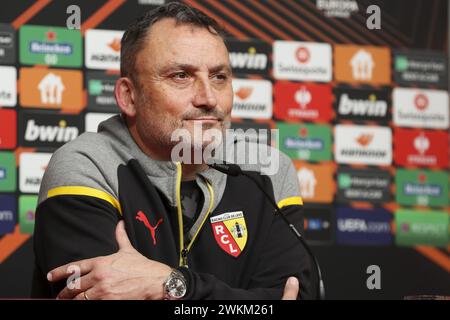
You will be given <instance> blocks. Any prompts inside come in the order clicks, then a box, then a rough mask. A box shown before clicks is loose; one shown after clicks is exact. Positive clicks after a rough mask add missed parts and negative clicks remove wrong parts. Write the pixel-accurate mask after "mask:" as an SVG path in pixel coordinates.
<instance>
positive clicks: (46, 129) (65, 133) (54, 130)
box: [25, 120, 78, 142]
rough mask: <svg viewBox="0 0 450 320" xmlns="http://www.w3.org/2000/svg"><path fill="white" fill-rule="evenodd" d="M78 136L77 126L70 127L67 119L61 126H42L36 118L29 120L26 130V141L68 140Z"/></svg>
mask: <svg viewBox="0 0 450 320" xmlns="http://www.w3.org/2000/svg"><path fill="white" fill-rule="evenodd" d="M76 137H78V128H77V127H68V126H67V122H66V121H65V120H61V121H59V126H40V125H37V124H36V123H35V121H34V120H28V122H27V128H26V130H25V140H26V141H36V140H39V141H41V142H45V141H48V142H68V141H71V140H73V139H75V138H76Z"/></svg>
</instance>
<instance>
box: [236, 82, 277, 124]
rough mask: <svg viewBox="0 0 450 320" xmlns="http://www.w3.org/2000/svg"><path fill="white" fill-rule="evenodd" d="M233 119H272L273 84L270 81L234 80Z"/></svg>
mask: <svg viewBox="0 0 450 320" xmlns="http://www.w3.org/2000/svg"><path fill="white" fill-rule="evenodd" d="M233 91H234V101H233V109H232V111H231V116H232V117H233V118H250V119H270V118H271V117H272V83H271V82H270V81H268V80H247V79H233Z"/></svg>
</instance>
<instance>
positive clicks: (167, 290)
mask: <svg viewBox="0 0 450 320" xmlns="http://www.w3.org/2000/svg"><path fill="white" fill-rule="evenodd" d="M186 291H187V285H186V279H185V278H184V276H183V274H182V273H181V272H180V271H178V270H177V269H172V272H171V273H170V275H169V277H168V278H167V280H166V281H165V282H164V299H165V300H179V299H181V298H183V297H184V296H185V295H186Z"/></svg>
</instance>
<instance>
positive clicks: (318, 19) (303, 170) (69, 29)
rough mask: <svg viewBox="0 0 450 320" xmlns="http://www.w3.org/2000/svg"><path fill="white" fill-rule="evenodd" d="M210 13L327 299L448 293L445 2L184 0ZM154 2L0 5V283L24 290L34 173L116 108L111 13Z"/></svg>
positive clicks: (239, 108) (236, 117) (116, 34)
mask: <svg viewBox="0 0 450 320" xmlns="http://www.w3.org/2000/svg"><path fill="white" fill-rule="evenodd" d="M183 2H185V3H187V4H189V5H192V6H194V7H196V8H198V9H200V10H203V11H204V12H205V13H207V14H209V15H210V16H212V17H213V18H215V19H217V21H218V22H219V23H221V24H222V25H224V26H225V28H226V29H227V30H228V32H229V37H228V41H227V45H228V48H229V51H230V60H231V64H232V67H233V70H234V80H233V88H234V92H235V97H234V106H233V113H232V116H233V127H235V128H243V129H248V128H254V129H257V130H258V129H278V131H277V132H276V133H275V134H274V135H273V136H272V138H274V139H273V140H274V142H273V143H274V144H275V145H276V146H277V147H278V148H280V149H281V150H282V151H284V152H285V153H287V154H288V155H289V156H290V157H291V158H292V159H293V161H294V164H295V166H296V168H297V176H298V179H299V183H300V188H301V193H302V196H303V198H304V201H305V210H304V221H305V223H304V228H305V231H304V235H305V237H306V239H307V240H308V242H309V243H310V244H311V245H312V247H313V251H314V252H315V253H316V255H317V257H318V260H319V262H320V264H321V267H322V272H323V277H324V281H325V286H326V290H327V297H328V298H330V299H402V298H404V297H405V296H413V295H446V296H450V256H449V252H450V246H449V212H450V211H449V202H448V184H449V183H448V182H449V180H448V168H449V151H448V150H449V148H448V146H449V138H448V134H449V131H448V128H449V101H448V83H449V82H448V42H449V41H448V40H449V32H448V31H449V7H448V1H446V0H278V1H277V0H267V1H266V0H242V1H239V0H224V1H219V0H201V1H194V0H184V1H183ZM163 3H165V1H164V0H127V1H125V0H110V1H105V0H96V1H87V0H81V1H75V0H72V1H68V0H67V1H66V0H54V1H49V0H38V1H30V0H15V1H9V2H4V3H2V8H1V10H0V297H2V298H26V297H28V295H29V291H30V285H31V276H32V268H33V244H32V237H33V236H32V234H33V225H34V212H35V207H36V203H37V194H38V192H39V185H40V182H41V178H42V175H43V172H44V171H45V168H46V166H47V163H48V161H49V159H50V157H51V154H52V152H54V151H55V150H56V149H57V148H58V147H60V146H61V145H63V144H64V143H66V142H68V141H70V140H73V139H74V138H76V137H77V136H79V135H80V134H82V133H83V132H85V131H96V128H97V125H98V123H99V122H101V121H102V120H104V119H106V118H108V117H110V116H111V115H113V114H115V113H117V111H118V109H117V106H116V104H115V100H114V96H113V90H114V83H115V79H116V78H117V77H118V68H119V61H120V39H121V36H122V34H123V31H124V30H125V29H126V27H127V25H128V24H129V23H130V22H132V21H133V20H134V19H135V18H137V17H138V16H140V15H142V13H143V12H145V11H146V10H150V9H152V8H155V7H156V6H157V5H160V4H163Z"/></svg>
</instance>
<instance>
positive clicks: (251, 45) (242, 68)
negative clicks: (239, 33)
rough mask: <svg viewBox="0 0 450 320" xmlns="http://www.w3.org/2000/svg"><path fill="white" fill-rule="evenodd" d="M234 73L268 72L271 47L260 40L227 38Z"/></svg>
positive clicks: (266, 73)
mask: <svg viewBox="0 0 450 320" xmlns="http://www.w3.org/2000/svg"><path fill="white" fill-rule="evenodd" d="M227 46H228V48H229V52H230V63H231V67H232V68H233V73H234V74H265V75H268V74H269V67H270V59H269V54H270V52H271V47H270V46H269V45H268V44H267V43H265V42H262V41H254V40H252V41H241V40H235V39H230V40H227Z"/></svg>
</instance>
